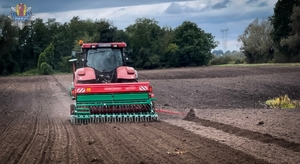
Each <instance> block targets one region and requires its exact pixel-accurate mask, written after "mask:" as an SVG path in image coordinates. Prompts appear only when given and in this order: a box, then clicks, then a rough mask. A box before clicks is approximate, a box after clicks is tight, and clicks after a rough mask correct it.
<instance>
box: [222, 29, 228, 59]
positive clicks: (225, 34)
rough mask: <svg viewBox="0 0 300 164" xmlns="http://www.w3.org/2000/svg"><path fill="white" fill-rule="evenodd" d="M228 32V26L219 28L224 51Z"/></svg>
mask: <svg viewBox="0 0 300 164" xmlns="http://www.w3.org/2000/svg"><path fill="white" fill-rule="evenodd" d="M228 32H229V29H228V28H226V29H221V33H222V43H223V49H224V53H225V52H226V51H227V41H228Z"/></svg>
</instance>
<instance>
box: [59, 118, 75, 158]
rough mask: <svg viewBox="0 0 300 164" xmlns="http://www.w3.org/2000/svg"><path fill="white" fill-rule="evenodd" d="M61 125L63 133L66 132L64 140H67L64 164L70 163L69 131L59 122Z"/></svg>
mask: <svg viewBox="0 0 300 164" xmlns="http://www.w3.org/2000/svg"><path fill="white" fill-rule="evenodd" d="M61 123H62V125H63V129H64V130H65V132H66V138H67V146H66V154H67V155H66V161H65V162H66V163H70V159H71V158H70V155H71V154H70V149H71V148H70V137H71V136H70V132H69V129H68V128H67V127H66V124H65V123H64V122H63V121H62V120H61ZM72 162H74V161H72Z"/></svg>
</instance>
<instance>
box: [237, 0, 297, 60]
mask: <svg viewBox="0 0 300 164" xmlns="http://www.w3.org/2000/svg"><path fill="white" fill-rule="evenodd" d="M299 33H300V1H299V0H280V1H277V3H276V4H275V7H274V14H273V15H272V16H270V17H269V18H268V19H266V20H259V19H255V20H254V21H253V22H252V23H250V24H249V25H248V27H247V28H246V29H245V31H244V33H243V34H241V35H240V36H239V37H238V40H239V41H240V42H241V43H242V44H243V45H242V47H241V50H242V52H243V53H244V55H245V57H246V62H247V63H266V62H277V63H286V62H300V36H299Z"/></svg>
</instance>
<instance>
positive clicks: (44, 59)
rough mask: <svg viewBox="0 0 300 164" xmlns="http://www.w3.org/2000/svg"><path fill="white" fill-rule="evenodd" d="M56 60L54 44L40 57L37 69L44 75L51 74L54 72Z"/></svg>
mask: <svg viewBox="0 0 300 164" xmlns="http://www.w3.org/2000/svg"><path fill="white" fill-rule="evenodd" d="M53 59H54V46H53V44H52V43H51V44H49V46H48V47H47V48H46V49H45V50H44V51H43V52H42V53H41V54H40V55H39V59H38V63H37V67H38V69H39V70H40V71H41V73H42V74H44V73H45V71H46V72H47V74H48V73H49V72H52V71H49V70H53V67H52V63H53ZM42 65H43V66H42Z"/></svg>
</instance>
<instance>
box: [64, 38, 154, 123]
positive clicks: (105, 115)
mask: <svg viewBox="0 0 300 164" xmlns="http://www.w3.org/2000/svg"><path fill="white" fill-rule="evenodd" d="M80 45H81V49H82V51H81V52H74V51H73V52H72V56H73V57H74V58H73V59H71V60H69V61H70V62H72V63H73V82H72V86H71V87H70V89H69V92H70V96H71V97H72V99H73V100H75V101H76V102H75V104H72V105H71V107H70V114H71V123H73V124H78V123H79V124H81V123H100V122H135V121H153V120H157V119H158V116H157V114H156V112H155V110H154V104H153V101H154V100H155V98H154V94H153V93H152V86H151V85H150V83H149V82H138V73H137V71H136V70H135V69H134V68H132V67H129V66H127V65H126V62H127V55H126V52H125V48H126V43H124V42H112V43H82V42H81V43H80Z"/></svg>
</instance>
